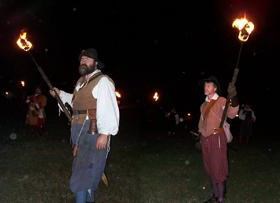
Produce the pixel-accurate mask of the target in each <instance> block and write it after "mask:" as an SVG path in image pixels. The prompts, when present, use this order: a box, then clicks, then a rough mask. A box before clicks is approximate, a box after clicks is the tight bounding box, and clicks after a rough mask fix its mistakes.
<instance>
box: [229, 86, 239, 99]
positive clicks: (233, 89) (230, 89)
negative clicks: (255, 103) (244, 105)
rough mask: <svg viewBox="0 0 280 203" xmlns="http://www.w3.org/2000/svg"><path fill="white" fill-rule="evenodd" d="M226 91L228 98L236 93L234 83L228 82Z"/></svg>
mask: <svg viewBox="0 0 280 203" xmlns="http://www.w3.org/2000/svg"><path fill="white" fill-rule="evenodd" d="M227 92H228V96H229V98H233V97H235V96H236V95H237V91H236V87H235V85H234V84H232V83H229V86H228V89H227Z"/></svg>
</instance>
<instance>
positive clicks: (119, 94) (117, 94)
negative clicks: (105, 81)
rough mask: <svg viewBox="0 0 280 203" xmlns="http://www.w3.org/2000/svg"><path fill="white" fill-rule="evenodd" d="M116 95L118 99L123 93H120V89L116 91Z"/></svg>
mask: <svg viewBox="0 0 280 203" xmlns="http://www.w3.org/2000/svg"><path fill="white" fill-rule="evenodd" d="M116 97H117V98H118V99H120V98H122V95H121V93H120V92H118V91H116Z"/></svg>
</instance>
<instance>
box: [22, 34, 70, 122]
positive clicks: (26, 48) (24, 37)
mask: <svg viewBox="0 0 280 203" xmlns="http://www.w3.org/2000/svg"><path fill="white" fill-rule="evenodd" d="M17 45H18V46H19V48H21V49H22V50H24V51H26V52H28V54H29V56H30V57H31V59H32V61H33V63H34V64H35V66H36V68H37V70H38V71H39V73H40V74H41V76H42V78H43V80H44V81H45V82H46V84H47V85H48V87H49V88H50V89H51V90H53V85H52V84H51V82H50V80H49V78H48V77H47V75H46V74H45V72H44V71H43V69H42V67H41V66H39V64H38V63H37V61H36V60H35V58H34V56H33V55H32V53H31V48H32V46H33V45H32V43H31V42H30V41H28V39H27V32H25V31H22V32H21V33H20V35H19V38H18V40H17ZM21 85H22V86H25V83H24V81H21ZM54 92H55V97H56V99H57V101H58V103H59V105H60V106H61V108H62V110H63V112H64V113H65V115H66V117H67V118H68V120H69V121H70V122H71V115H70V112H69V111H68V109H67V108H66V106H65V105H64V104H63V102H62V101H61V99H60V97H59V95H58V94H57V92H56V91H54Z"/></svg>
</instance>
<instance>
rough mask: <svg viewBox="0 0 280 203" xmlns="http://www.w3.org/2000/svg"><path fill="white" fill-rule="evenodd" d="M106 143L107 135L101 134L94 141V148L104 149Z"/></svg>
mask: <svg viewBox="0 0 280 203" xmlns="http://www.w3.org/2000/svg"><path fill="white" fill-rule="evenodd" d="M107 144H108V135H104V134H101V135H99V136H98V138H97V141H96V148H97V149H98V150H102V149H106V148H107Z"/></svg>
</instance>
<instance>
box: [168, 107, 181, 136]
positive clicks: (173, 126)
mask: <svg viewBox="0 0 280 203" xmlns="http://www.w3.org/2000/svg"><path fill="white" fill-rule="evenodd" d="M166 118H167V122H168V124H167V128H168V129H167V130H168V135H175V133H176V131H177V128H178V125H179V124H180V116H179V114H178V112H177V111H176V109H175V108H172V109H171V111H170V112H168V113H167V114H166Z"/></svg>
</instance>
